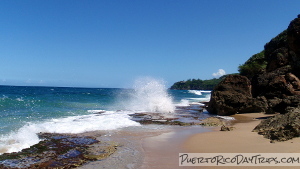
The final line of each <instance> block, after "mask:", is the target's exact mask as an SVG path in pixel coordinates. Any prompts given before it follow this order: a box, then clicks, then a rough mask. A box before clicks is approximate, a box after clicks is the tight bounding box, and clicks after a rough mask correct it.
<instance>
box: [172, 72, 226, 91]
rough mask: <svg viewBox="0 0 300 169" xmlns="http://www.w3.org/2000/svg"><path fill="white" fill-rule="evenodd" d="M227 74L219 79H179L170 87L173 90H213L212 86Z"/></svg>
mask: <svg viewBox="0 0 300 169" xmlns="http://www.w3.org/2000/svg"><path fill="white" fill-rule="evenodd" d="M226 76H227V75H224V76H222V77H220V78H219V79H216V78H214V79H210V80H201V79H189V80H187V81H179V82H176V83H174V84H173V85H172V86H171V88H170V89H175V90H213V89H214V87H215V86H216V85H217V84H218V83H220V82H221V81H222V80H223V79H224V78H225V77H226Z"/></svg>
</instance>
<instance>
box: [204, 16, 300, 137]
mask: <svg viewBox="0 0 300 169" xmlns="http://www.w3.org/2000/svg"><path fill="white" fill-rule="evenodd" d="M258 59H259V62H258ZM253 61H255V63H253ZM247 62H248V63H247ZM247 62H246V63H247V65H246V66H242V67H241V66H240V68H243V70H244V71H243V73H242V74H243V75H245V76H242V75H233V76H232V75H231V76H227V77H226V78H225V79H224V80H223V81H222V82H220V83H219V84H218V85H217V86H216V87H215V88H214V91H213V92H212V96H211V100H210V102H209V105H208V108H207V110H208V111H209V112H210V113H213V114H218V115H232V114H236V113H251V112H265V113H280V114H278V115H276V116H274V117H272V118H269V119H267V120H264V121H262V122H261V124H259V125H258V126H257V127H256V128H255V129H254V130H253V131H256V132H258V133H259V134H262V135H264V137H266V138H269V139H271V140H272V141H274V140H277V141H285V140H288V139H291V138H293V137H299V136H300V130H299V126H300V80H299V78H300V15H298V17H297V18H296V19H294V20H293V21H291V23H290V25H289V26H288V28H287V30H285V31H283V32H282V33H280V34H279V35H278V36H276V37H275V38H273V39H272V40H271V41H270V42H268V43H267V44H266V45H265V47H264V51H263V52H262V53H259V54H256V55H254V56H253V57H252V58H250V59H249V60H248V61H247ZM265 63H266V66H265V65H264V64H265ZM244 65H245V64H244ZM253 65H254V66H253ZM257 67H259V68H260V69H259V70H251V69H253V68H257ZM247 72H249V73H248V74H247Z"/></svg>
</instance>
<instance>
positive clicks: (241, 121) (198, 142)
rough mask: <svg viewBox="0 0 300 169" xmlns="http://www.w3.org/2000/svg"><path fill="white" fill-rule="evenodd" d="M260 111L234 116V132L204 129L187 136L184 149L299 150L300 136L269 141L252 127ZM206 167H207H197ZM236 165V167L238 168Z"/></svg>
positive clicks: (207, 151)
mask: <svg viewBox="0 0 300 169" xmlns="http://www.w3.org/2000/svg"><path fill="white" fill-rule="evenodd" d="M264 116H266V115H264V114H261V113H251V114H238V115H235V116H234V117H235V118H236V119H238V123H236V124H234V127H235V129H234V130H233V131H227V132H225V131H219V129H220V128H217V129H218V130H215V131H213V132H205V133H200V134H195V135H193V136H191V137H190V138H188V139H187V140H186V141H185V143H184V145H183V148H184V149H185V150H186V153H300V138H294V139H292V140H289V141H285V142H275V143H270V140H268V139H266V138H263V136H261V135H258V134H257V133H256V132H252V130H253V128H254V127H255V126H256V125H257V124H259V122H260V120H257V119H256V120H255V119H253V118H259V117H264ZM198 168H204V167H198ZM205 168H222V169H225V168H234V167H205ZM235 168H237V167H235ZM242 168H289V169H290V168H300V167H242Z"/></svg>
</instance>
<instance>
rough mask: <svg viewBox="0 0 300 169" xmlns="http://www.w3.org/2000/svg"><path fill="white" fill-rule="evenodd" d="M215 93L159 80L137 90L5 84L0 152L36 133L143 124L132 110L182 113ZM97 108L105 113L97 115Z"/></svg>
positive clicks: (0, 97) (0, 99) (0, 93)
mask: <svg viewBox="0 0 300 169" xmlns="http://www.w3.org/2000/svg"><path fill="white" fill-rule="evenodd" d="M209 97H210V92H205V91H188V90H167V89H166V88H165V86H164V85H161V84H160V83H158V82H148V83H145V84H138V85H137V86H135V87H134V88H133V89H119V88H66V87H31V86H26V87H20V86H0V117H1V118H0V153H4V152H13V151H19V150H21V149H23V148H26V147H28V146H30V145H32V144H35V143H37V142H38V141H39V139H38V137H37V135H36V133H39V132H54V133H81V132H85V131H94V130H114V129H118V128H123V127H128V126H140V124H139V123H137V122H135V121H133V120H131V117H130V116H129V114H132V113H136V112H143V111H146V112H161V113H169V114H172V113H176V106H187V105H189V104H190V103H191V102H199V101H208V100H209ZM96 112H104V113H102V114H97V113H96Z"/></svg>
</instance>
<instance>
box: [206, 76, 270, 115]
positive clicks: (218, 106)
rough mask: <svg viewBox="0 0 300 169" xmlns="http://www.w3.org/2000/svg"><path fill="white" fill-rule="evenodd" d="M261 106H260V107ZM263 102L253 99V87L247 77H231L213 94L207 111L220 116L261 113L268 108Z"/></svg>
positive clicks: (216, 88)
mask: <svg viewBox="0 0 300 169" xmlns="http://www.w3.org/2000/svg"><path fill="white" fill-rule="evenodd" d="M258 105H259V106H258ZM264 105H265V103H264V102H263V101H262V100H259V99H255V98H252V94H251V85H250V81H249V79H248V78H247V77H245V76H241V75H229V76H227V77H226V78H225V79H224V80H223V81H222V82H220V83H219V84H218V85H217V86H216V87H215V89H214V91H213V92H212V96H211V100H210V102H209V104H208V107H207V111H209V112H210V113H212V114H218V115H222V116H225V115H233V114H236V113H246V112H261V111H264V109H265V108H262V107H266V106H264Z"/></svg>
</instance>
